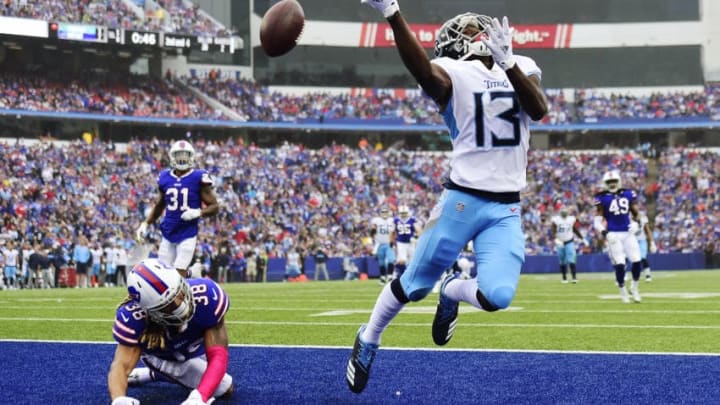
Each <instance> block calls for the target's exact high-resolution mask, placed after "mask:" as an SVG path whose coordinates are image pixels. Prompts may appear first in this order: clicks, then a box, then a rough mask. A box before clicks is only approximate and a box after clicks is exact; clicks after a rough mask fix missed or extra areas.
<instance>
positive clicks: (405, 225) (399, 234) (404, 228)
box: [393, 217, 417, 243]
mask: <svg viewBox="0 0 720 405" xmlns="http://www.w3.org/2000/svg"><path fill="white" fill-rule="evenodd" d="M416 222H417V221H416V220H415V217H410V218H408V219H406V220H403V219H402V218H395V219H394V220H393V223H394V225H393V226H394V227H395V241H396V242H398V243H410V240H411V239H412V238H414V237H415V236H417V235H415V223H416Z"/></svg>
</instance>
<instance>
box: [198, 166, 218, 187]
mask: <svg viewBox="0 0 720 405" xmlns="http://www.w3.org/2000/svg"><path fill="white" fill-rule="evenodd" d="M200 185H201V186H211V187H212V186H213V185H215V180H214V179H213V177H212V176H211V175H210V173H208V172H206V171H205V170H200Z"/></svg>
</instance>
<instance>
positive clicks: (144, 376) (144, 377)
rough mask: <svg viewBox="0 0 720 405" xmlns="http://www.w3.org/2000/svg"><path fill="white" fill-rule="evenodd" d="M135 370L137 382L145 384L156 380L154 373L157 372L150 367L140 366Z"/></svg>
mask: <svg viewBox="0 0 720 405" xmlns="http://www.w3.org/2000/svg"><path fill="white" fill-rule="evenodd" d="M133 371H134V372H135V375H136V376H137V382H138V383H139V384H145V383H149V382H151V381H154V378H153V374H155V373H153V372H152V371H151V370H150V369H149V368H148V367H138V368H136V369H135V370H133Z"/></svg>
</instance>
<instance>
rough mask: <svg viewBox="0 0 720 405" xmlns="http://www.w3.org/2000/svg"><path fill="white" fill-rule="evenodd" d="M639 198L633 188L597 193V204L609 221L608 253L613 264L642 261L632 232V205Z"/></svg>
mask: <svg viewBox="0 0 720 405" xmlns="http://www.w3.org/2000/svg"><path fill="white" fill-rule="evenodd" d="M636 199H637V193H635V191H633V190H626V189H623V188H621V189H619V190H617V191H616V192H614V193H613V192H610V191H608V190H605V191H601V192H599V193H598V194H596V195H595V206H596V207H597V206H600V207H602V211H603V218H605V221H606V222H607V243H608V255H609V256H610V261H611V262H612V264H613V266H616V265H623V266H624V265H625V259H626V258H627V259H629V260H630V262H631V263H636V262H639V261H640V246H639V245H638V241H637V239H636V238H635V235H633V234H632V233H631V232H630V205H631V204H633V203H634V202H635V200H636Z"/></svg>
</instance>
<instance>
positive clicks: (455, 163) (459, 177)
mask: <svg viewBox="0 0 720 405" xmlns="http://www.w3.org/2000/svg"><path fill="white" fill-rule="evenodd" d="M515 60H516V61H517V64H518V66H519V67H520V69H521V70H522V71H523V72H524V73H525V74H526V75H528V76H538V77H540V76H541V74H542V72H541V71H540V68H539V67H538V66H537V64H536V63H535V61H533V60H532V59H530V58H528V57H524V56H519V55H515ZM432 63H434V64H436V65H438V66H440V67H442V68H443V69H444V70H445V71H446V72H447V73H448V75H449V76H450V79H451V80H452V87H453V88H452V97H451V98H450V101H449V103H448V106H447V108H446V109H445V111H444V112H443V118H444V119H445V123H446V124H447V126H448V128H449V129H450V138H451V139H452V143H453V152H452V159H451V162H450V180H452V182H453V183H455V184H457V185H459V186H463V187H467V188H471V189H476V190H484V191H490V192H495V193H499V192H519V191H521V190H522V189H523V188H524V187H525V185H526V179H525V169H526V167H527V151H528V149H529V147H530V130H529V124H530V121H531V120H530V117H529V116H528V115H527V113H526V112H525V111H523V110H522V109H521V108H520V104H519V102H518V100H517V98H516V97H515V91H514V89H513V86H512V84H511V83H510V80H509V79H508V78H507V75H506V74H505V71H504V70H502V68H501V67H500V66H498V65H497V64H494V65H493V68H492V69H489V70H488V69H487V67H485V65H484V64H483V63H482V62H481V61H479V60H472V61H458V60H455V59H451V58H445V57H444V58H437V59H433V60H432Z"/></svg>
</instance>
